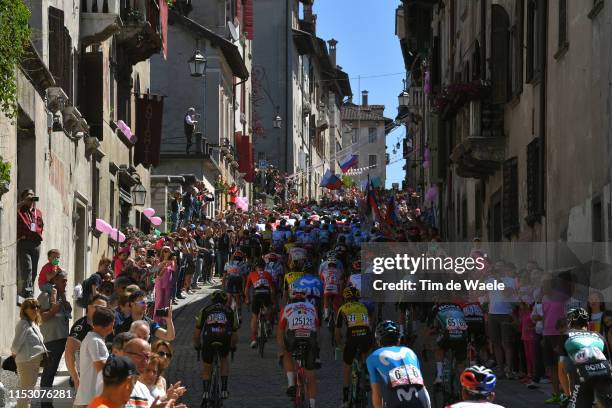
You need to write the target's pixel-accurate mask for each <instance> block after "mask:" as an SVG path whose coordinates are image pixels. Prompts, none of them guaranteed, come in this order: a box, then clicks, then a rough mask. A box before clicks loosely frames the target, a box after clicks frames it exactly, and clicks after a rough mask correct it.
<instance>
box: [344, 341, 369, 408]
mask: <svg viewBox="0 0 612 408" xmlns="http://www.w3.org/2000/svg"><path fill="white" fill-rule="evenodd" d="M361 354H362V352H361V350H359V349H358V350H357V354H356V355H355V358H354V359H353V364H352V365H351V382H350V384H349V407H350V408H366V407H367V406H368V404H369V401H370V395H369V394H370V384H369V380H368V369H367V367H366V365H365V361H363V359H362V358H361Z"/></svg>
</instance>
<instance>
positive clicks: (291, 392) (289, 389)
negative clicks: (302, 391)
mask: <svg viewBox="0 0 612 408" xmlns="http://www.w3.org/2000/svg"><path fill="white" fill-rule="evenodd" d="M287 395H288V396H289V397H291V398H295V385H292V386H290V387H287Z"/></svg>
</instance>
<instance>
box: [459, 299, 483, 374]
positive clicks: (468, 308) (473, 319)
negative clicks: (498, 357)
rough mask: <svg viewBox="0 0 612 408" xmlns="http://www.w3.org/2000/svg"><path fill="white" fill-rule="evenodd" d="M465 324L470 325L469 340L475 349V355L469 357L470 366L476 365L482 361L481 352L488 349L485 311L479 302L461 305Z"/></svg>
mask: <svg viewBox="0 0 612 408" xmlns="http://www.w3.org/2000/svg"><path fill="white" fill-rule="evenodd" d="M461 309H462V310H463V315H464V317H465V322H466V323H467V325H468V338H469V340H470V343H471V345H472V348H473V351H474V353H473V355H472V356H468V357H470V359H471V360H474V361H470V362H469V364H470V365H474V364H476V360H478V359H480V355H479V354H480V352H481V350H483V349H484V348H485V347H486V344H487V335H486V333H485V318H484V310H482V306H481V305H480V303H479V302H468V303H464V304H463V305H461Z"/></svg>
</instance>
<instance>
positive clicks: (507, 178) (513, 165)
mask: <svg viewBox="0 0 612 408" xmlns="http://www.w3.org/2000/svg"><path fill="white" fill-rule="evenodd" d="M502 212H503V229H504V235H506V236H509V235H512V234H515V233H517V232H518V231H519V228H520V223H519V196H518V159H517V158H516V157H513V158H511V159H508V160H506V161H505V162H504V169H503V204H502Z"/></svg>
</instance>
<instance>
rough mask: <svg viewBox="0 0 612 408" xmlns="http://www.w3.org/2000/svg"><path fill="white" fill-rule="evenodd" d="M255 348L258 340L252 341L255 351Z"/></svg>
mask: <svg viewBox="0 0 612 408" xmlns="http://www.w3.org/2000/svg"><path fill="white" fill-rule="evenodd" d="M255 347H257V340H252V341H251V348H252V349H254V348H255Z"/></svg>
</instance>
